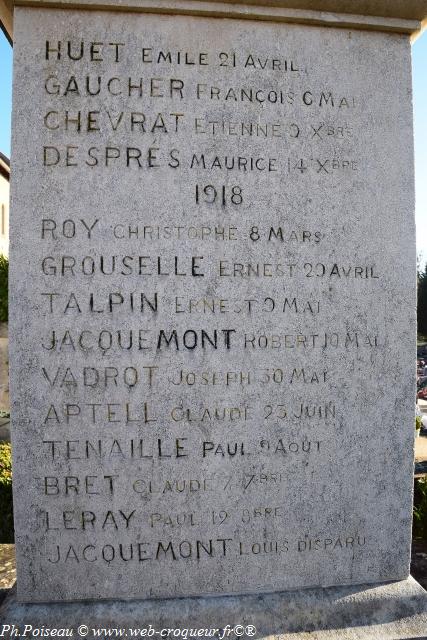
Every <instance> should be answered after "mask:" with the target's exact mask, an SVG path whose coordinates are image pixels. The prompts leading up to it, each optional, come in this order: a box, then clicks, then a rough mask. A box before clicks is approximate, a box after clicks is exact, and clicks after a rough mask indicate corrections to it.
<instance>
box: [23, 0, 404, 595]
mask: <svg viewBox="0 0 427 640" xmlns="http://www.w3.org/2000/svg"><path fill="white" fill-rule="evenodd" d="M409 68H410V48H409V42H408V39H407V37H406V36H400V35H390V34H379V33H371V32H370V33H368V32H363V31H350V30H345V29H326V28H315V27H304V26H296V25H284V24H280V25H278V24H277V25H275V24H268V23H255V22H250V21H241V22H240V21H238V20H213V19H204V18H203V19H201V18H189V17H173V18H172V17H168V16H154V15H140V14H135V15H133V14H129V13H127V14H120V13H114V14H113V13H111V14H110V13H108V12H99V13H95V12H87V13H84V12H77V11H62V10H61V11H60V10H47V9H42V10H34V9H24V8H18V9H17V10H16V21H15V79H14V82H15V84H14V87H15V89H14V91H15V93H14V125H13V129H14V132H13V185H12V187H13V200H12V227H13V228H12V237H11V260H12V273H11V286H12V288H11V302H12V322H11V326H12V327H13V334H12V335H11V342H12V344H11V364H12V378H11V393H12V403H13V445H14V457H15V460H14V462H15V472H14V490H15V510H16V530H17V561H18V597H19V598H20V599H21V600H26V601H46V600H72V599H90V598H148V597H163V596H166V597H171V596H184V595H200V594H231V593H248V592H250V593H254V592H261V591H272V590H281V589H295V588H301V587H311V586H312V587H319V586H328V585H348V584H360V583H370V582H378V581H387V580H399V579H402V578H404V577H406V576H407V574H408V567H409V545H410V522H411V488H412V448H413V435H414V433H413V432H414V429H413V400H414V394H413V393H412V391H413V382H414V381H413V357H412V356H413V348H414V340H413V338H412V336H413V335H414V334H415V316H414V286H415V285H414V282H413V266H414V261H415V240H414V238H415V234H414V222H413V184H412V181H413V178H412V176H413V167H412V115H411V84H410V74H409Z"/></svg>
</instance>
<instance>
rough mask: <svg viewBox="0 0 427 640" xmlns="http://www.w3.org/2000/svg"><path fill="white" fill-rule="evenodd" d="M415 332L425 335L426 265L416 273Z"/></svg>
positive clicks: (426, 313)
mask: <svg viewBox="0 0 427 640" xmlns="http://www.w3.org/2000/svg"><path fill="white" fill-rule="evenodd" d="M417 331H418V333H421V334H422V335H424V336H425V335H427V263H426V265H425V266H424V271H421V270H419V271H418V303H417Z"/></svg>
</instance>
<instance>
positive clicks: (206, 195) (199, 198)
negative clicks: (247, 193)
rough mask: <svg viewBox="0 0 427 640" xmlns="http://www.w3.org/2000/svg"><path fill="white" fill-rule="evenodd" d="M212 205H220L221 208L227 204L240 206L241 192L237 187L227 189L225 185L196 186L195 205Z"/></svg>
mask: <svg viewBox="0 0 427 640" xmlns="http://www.w3.org/2000/svg"><path fill="white" fill-rule="evenodd" d="M202 202H204V203H206V204H214V203H219V202H220V203H221V205H222V206H223V207H225V206H226V205H227V204H230V203H231V204H235V205H237V204H242V202H243V191H242V188H241V187H239V186H234V187H229V188H227V187H226V186H225V185H222V186H221V187H214V186H213V185H212V184H207V185H206V186H202V185H198V184H196V203H197V204H200V203H202Z"/></svg>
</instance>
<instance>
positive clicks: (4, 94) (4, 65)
mask: <svg viewBox="0 0 427 640" xmlns="http://www.w3.org/2000/svg"><path fill="white" fill-rule="evenodd" d="M412 72H413V87H414V129H415V131H414V135H415V194H416V206H415V216H416V223H417V252H418V254H419V255H420V254H421V263H422V264H423V263H424V262H425V261H427V30H426V32H425V33H424V34H423V35H422V36H420V37H419V38H418V40H416V41H415V43H414V44H413V47H412ZM11 96H12V48H11V46H10V45H9V43H8V41H7V40H6V38H5V37H4V35H3V33H2V32H1V31H0V151H2V152H3V153H4V154H5V155H7V156H8V157H9V156H10V110H11Z"/></svg>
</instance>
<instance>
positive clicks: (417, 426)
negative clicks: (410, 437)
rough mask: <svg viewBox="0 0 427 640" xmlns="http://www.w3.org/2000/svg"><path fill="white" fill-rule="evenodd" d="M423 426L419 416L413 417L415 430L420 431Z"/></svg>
mask: <svg viewBox="0 0 427 640" xmlns="http://www.w3.org/2000/svg"><path fill="white" fill-rule="evenodd" d="M422 426H423V419H422V417H421V416H415V429H416V430H417V431H420V430H421V428H422Z"/></svg>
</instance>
